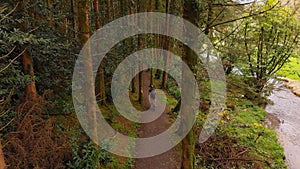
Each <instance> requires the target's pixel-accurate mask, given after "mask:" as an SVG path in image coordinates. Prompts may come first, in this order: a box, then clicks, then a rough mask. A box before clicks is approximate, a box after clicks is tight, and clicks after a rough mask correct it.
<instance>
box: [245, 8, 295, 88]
mask: <svg viewBox="0 0 300 169" xmlns="http://www.w3.org/2000/svg"><path fill="white" fill-rule="evenodd" d="M270 5H272V4H269V3H267V4H266V5H265V6H259V7H260V8H267V7H268V6H270ZM299 26H300V25H299V24H298V21H297V19H296V16H295V14H293V13H292V10H291V9H290V8H288V7H284V6H282V4H279V5H278V6H277V7H276V8H275V9H274V10H272V11H270V12H268V13H264V14H263V15H261V16H257V17H253V18H249V19H247V20H246V21H245V23H244V25H243V27H242V29H241V30H240V33H241V34H242V35H243V41H244V49H245V53H246V55H244V56H243V58H244V59H243V60H247V62H246V63H247V64H246V65H244V64H242V65H243V66H245V67H244V73H245V75H246V76H247V77H246V81H247V82H248V84H251V86H252V87H254V88H255V89H256V91H257V92H261V91H262V90H263V88H264V86H265V85H266V83H267V81H268V80H269V79H270V78H271V77H272V76H274V75H275V74H276V72H277V71H279V70H280V69H281V68H282V66H283V65H284V64H285V63H286V62H287V61H288V60H289V58H290V57H293V56H295V55H297V54H296V49H297V46H298V45H299V35H300V29H299V28H300V27H299Z"/></svg>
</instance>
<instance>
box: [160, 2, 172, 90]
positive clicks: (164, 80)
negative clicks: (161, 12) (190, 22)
mask: <svg viewBox="0 0 300 169" xmlns="http://www.w3.org/2000/svg"><path fill="white" fill-rule="evenodd" d="M169 1H170V0H166V14H168V13H169V4H170V3H169ZM169 22H170V21H169V17H166V25H167V27H166V33H167V34H168V33H169V30H170V27H169ZM164 45H165V49H166V50H167V51H169V52H170V38H169V37H167V36H165V44H164ZM169 52H168V53H167V56H166V58H165V70H166V69H167V67H168V65H169V57H170V56H169ZM167 81H168V73H167V72H166V71H164V72H163V78H162V87H163V88H167Z"/></svg>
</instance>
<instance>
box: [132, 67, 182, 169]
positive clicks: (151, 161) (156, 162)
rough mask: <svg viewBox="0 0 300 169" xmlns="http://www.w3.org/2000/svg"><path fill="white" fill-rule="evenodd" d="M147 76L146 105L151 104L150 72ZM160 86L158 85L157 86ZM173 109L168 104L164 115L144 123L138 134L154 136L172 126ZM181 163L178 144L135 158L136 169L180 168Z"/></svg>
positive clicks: (145, 77) (145, 85) (145, 81)
mask: <svg viewBox="0 0 300 169" xmlns="http://www.w3.org/2000/svg"><path fill="white" fill-rule="evenodd" d="M145 73H146V74H145V76H144V79H143V83H144V84H143V86H144V91H143V92H144V100H145V101H146V106H147V107H148V106H149V99H148V94H149V86H150V73H148V72H145ZM155 87H158V86H155ZM169 111H171V106H170V105H167V106H166V109H165V111H164V112H163V113H162V115H161V116H160V117H159V118H157V119H156V120H154V121H152V122H150V123H143V124H141V126H140V129H139V131H138V136H139V137H142V138H145V137H152V136H155V135H158V134H160V133H162V132H164V131H165V130H167V129H168V128H169V127H170V126H171V122H170V117H169V116H168V112H169ZM141 146H142V145H138V144H137V145H136V148H142V147H141ZM180 163H181V153H180V147H179V145H177V146H176V147H174V148H172V149H170V150H169V151H167V152H165V153H163V154H160V155H156V156H153V157H148V158H138V159H136V160H135V169H179V168H180Z"/></svg>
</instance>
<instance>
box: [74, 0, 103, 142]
mask: <svg viewBox="0 0 300 169" xmlns="http://www.w3.org/2000/svg"><path fill="white" fill-rule="evenodd" d="M78 21H79V22H78V23H79V39H80V42H81V44H82V46H83V45H84V44H85V43H86V42H87V41H88V39H89V38H90V24H89V6H88V0H79V1H78ZM83 65H84V73H85V77H86V79H85V80H86V83H85V86H83V88H84V91H85V92H84V93H85V96H84V97H85V106H86V107H85V109H86V112H87V115H88V117H87V118H88V120H89V122H91V126H89V129H90V130H91V131H92V132H91V133H92V134H94V138H98V133H97V118H96V117H97V111H96V108H97V103H96V101H95V99H94V97H92V96H95V90H94V89H95V85H94V77H93V76H94V75H93V63H92V56H91V53H90V56H87V57H86V58H85V59H84V63H83ZM94 141H96V142H97V140H94Z"/></svg>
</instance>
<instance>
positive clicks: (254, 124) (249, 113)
mask: <svg viewBox="0 0 300 169" xmlns="http://www.w3.org/2000/svg"><path fill="white" fill-rule="evenodd" d="M237 105H238V106H237V109H236V110H235V111H233V112H231V113H229V119H230V121H229V122H228V123H227V124H223V125H226V127H224V128H223V131H225V132H226V133H227V134H228V135H230V136H232V137H235V138H238V140H239V142H238V144H240V145H244V146H246V147H248V148H250V154H251V155H252V156H253V157H254V158H256V159H258V160H261V161H263V165H264V168H270V169H278V168H282V169H284V168H287V166H286V164H285V161H284V159H285V155H284V151H283V148H282V146H281V145H280V144H279V143H278V138H277V135H276V133H275V132H274V131H272V130H270V129H268V128H266V127H265V126H264V125H263V122H264V121H265V117H266V114H267V113H266V112H265V111H264V110H263V109H261V108H259V107H258V106H255V105H253V104H252V103H251V102H250V101H245V100H241V99H240V100H239V102H238V103H237Z"/></svg>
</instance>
